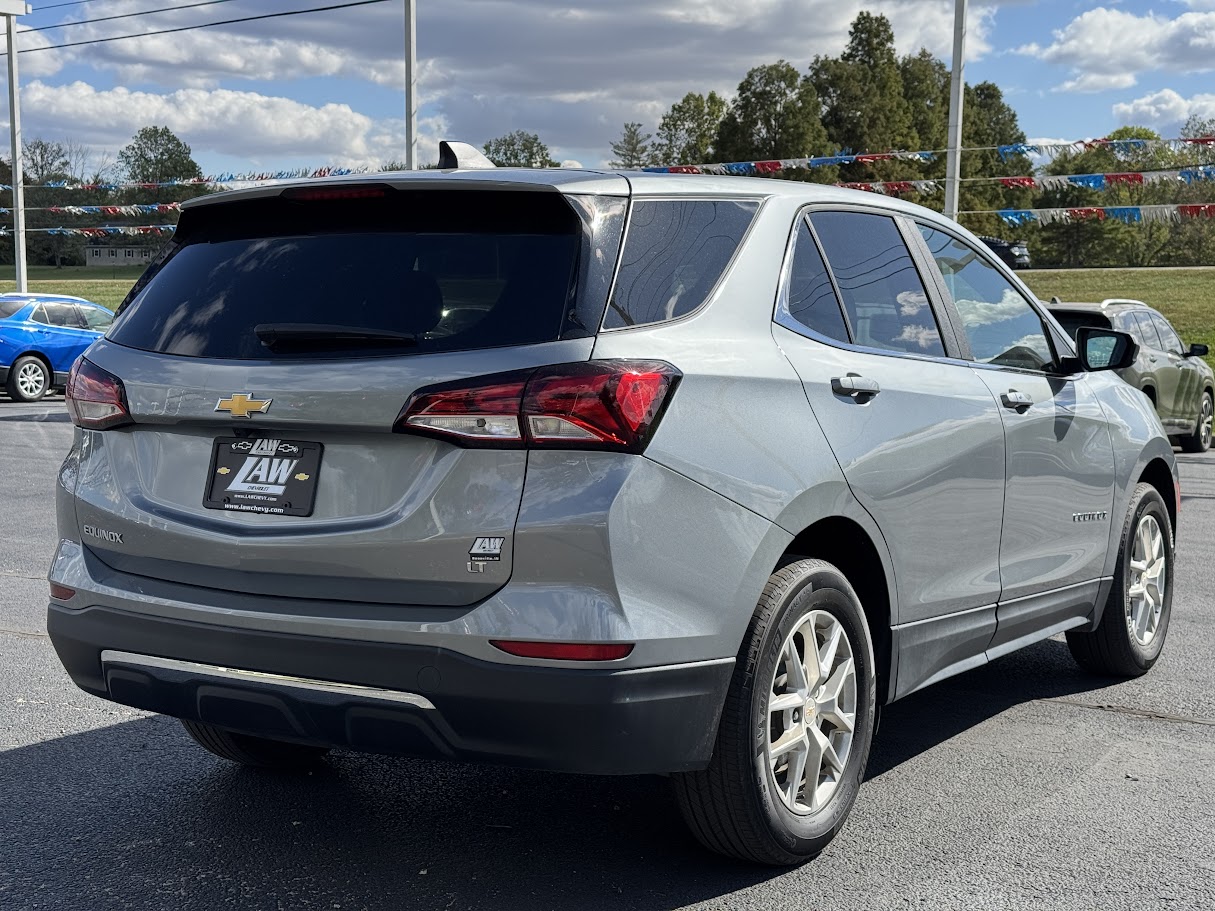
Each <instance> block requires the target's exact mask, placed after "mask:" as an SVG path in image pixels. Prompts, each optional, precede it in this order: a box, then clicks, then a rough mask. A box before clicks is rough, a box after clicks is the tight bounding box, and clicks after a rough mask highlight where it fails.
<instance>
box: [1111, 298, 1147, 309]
mask: <svg viewBox="0 0 1215 911" xmlns="http://www.w3.org/2000/svg"><path fill="white" fill-rule="evenodd" d="M1110 304H1138V305H1139V306H1140V307H1146V306H1147V304H1145V303H1144V302H1143V301H1137V300H1135V299H1134V298H1132V297H1107V298H1106V299H1105V300H1103V301H1102V302H1101V309H1102V310H1104V309H1105V308H1106V307H1108V306H1109V305H1110Z"/></svg>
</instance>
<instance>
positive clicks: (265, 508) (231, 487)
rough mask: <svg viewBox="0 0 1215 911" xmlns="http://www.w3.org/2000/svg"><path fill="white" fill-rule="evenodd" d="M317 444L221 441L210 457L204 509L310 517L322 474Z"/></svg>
mask: <svg viewBox="0 0 1215 911" xmlns="http://www.w3.org/2000/svg"><path fill="white" fill-rule="evenodd" d="M323 449H324V447H322V446H321V444H320V443H306V442H303V441H301V440H267V439H233V438H226V437H221V438H220V439H218V440H216V441H215V447H214V449H213V450H212V452H211V474H210V475H209V476H208V478H207V491H206V496H205V498H204V499H203V505H204V506H206V507H207V508H208V509H229V510H233V511H236V512H258V513H266V514H269V515H277V516H310V515H312V507H313V504H314V502H315V501H316V478H317V475H318V474H319V473H320V468H321V453H322V451H323Z"/></svg>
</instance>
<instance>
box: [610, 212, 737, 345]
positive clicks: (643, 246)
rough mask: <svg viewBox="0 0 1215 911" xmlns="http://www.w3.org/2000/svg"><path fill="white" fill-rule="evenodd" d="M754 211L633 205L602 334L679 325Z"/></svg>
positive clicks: (704, 295)
mask: <svg viewBox="0 0 1215 911" xmlns="http://www.w3.org/2000/svg"><path fill="white" fill-rule="evenodd" d="M758 208H759V203H758V202H756V201H753V200H721V199H641V200H637V201H635V202H634V203H633V207H632V211H631V213H630V215H629V227H628V236H627V237H626V238H625V242H624V250H623V252H622V253H621V257H620V271H619V272H618V273H617V275H616V286H615V289H614V291H613V292H612V299H611V302H610V303H609V304H608V312H607V316H606V317H605V319H604V323H603V326H604V328H605V329H620V328H622V327H625V326H641V325H645V324H647V323H659V322H664V321H666V320H672V319H678V318H679V317H681V316H686V315H687V314H689V313H691V312H692V311H693V310H695V309H697V308H698V307H700V305H701V304H703V303H704V302H705V301H706V300H707V299H708V297H709V294H710V293H711V292H712V291H713V288H714V287H715V286H716V285H717V282H718V280H719V279H720V278H721V276H722V274H723V273H724V272H725V271H726V267H727V266H728V265H729V264H730V260H731V259H733V257H734V253H735V252H736V251H737V250H738V247H739V245H740V244H741V243H742V239H743V237H744V236H745V235H746V233H747V228H748V227H750V225H751V222H752V220H753V219H754V218H755V212H756V210H757V209H758Z"/></svg>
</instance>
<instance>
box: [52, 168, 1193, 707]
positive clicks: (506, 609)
mask: <svg viewBox="0 0 1215 911" xmlns="http://www.w3.org/2000/svg"><path fill="white" fill-rule="evenodd" d="M352 181H353V182H369V183H374V182H376V181H386V182H390V183H393V184H394V185H408V186H410V187H415V186H433V187H436V188H438V187H442V188H444V189H451V188H452V187H459V188H464V189H467V190H468V191H469V192H476V191H478V190H485V189H495V190H501V189H519V190H536V189H550V190H552V191H553V192H558V193H568V194H580V195H587V194H592V195H593V194H602V195H614V196H625V195H632V196H633V197H653V198H664V197H677V198H684V197H709V198H722V197H733V198H740V197H749V198H754V199H757V200H762V205H761V206H760V209H759V212H758V215H757V216H756V218H755V221H754V222H753V224H752V225H751V227H750V229H749V232H748V234H747V235H746V238H745V240H744V241H743V242H742V244H741V247H740V248H739V250H738V251H737V253H736V254H735V256H734V259H733V260H732V261H731V262H730V264H729V267H728V269H727V271H726V272H725V275H724V277H723V278H722V279H721V281H720V282H719V283H718V284H717V286H716V287H715V289H714V290H713V291H712V293H711V294H710V295H709V297H708V299H707V300H705V301H704V302H703V304H702V305H701V306H699V307H698V308H696V309H695V310H694V311H692V312H690V313H687V314H684V315H683V316H681V317H680V318H677V319H671V320H668V321H665V322H661V323H655V324H651V325H643V326H633V327H629V328H623V329H614V330H611V331H604V330H600V331H599V332H598V333H597V334H596V335H594V336H593V337H590V338H584V339H571V340H567V341H560V342H553V343H549V344H541V345H530V346H524V347H514V348H495V349H488V350H477V351H468V352H459V353H445V354H436V355H415V356H405V357H373V358H360V359H358V360H357V361H350V362H342V361H323V362H318V361H309V362H299V363H293V362H289V361H275V362H259V361H240V362H237V361H217V360H201V359H196V358H186V357H168V356H164V355H157V354H152V353H149V352H146V351H137V350H134V349H130V348H124V347H122V346H120V345H117V344H115V343H113V342H110V341H104V340H103V341H101V342H99V343H98V344H96V345H95V346H94V347H93V348H92V349H90V351H89V353H88V358H89V359H90V360H91V361H92V362H94V363H95V364H97V365H98V366H100V367H101V368H103V369H104V370H107V371H109V372H111V373H113V374H114V375H116V376H118V377H120V378H121V380H122V381H123V383H124V384H125V388H126V392H127V397H128V400H129V403H130V407H131V412H132V414H133V416H134V418H135V420H136V423H135V424H134V425H133V426H130V427H126V428H120V429H116V430H108V431H100V432H98V431H78V432H77V435H76V442H75V444H74V446H73V449H72V451H71V453H70V454H69V455H68V458H67V460H66V461H65V463H64V466H63V469H62V470H61V472H60V481H59V489H58V499H57V512H58V519H59V528H60V536H61V538H62V541H61V543H60V546H59V549H58V551H57V554H56V557H55V561H54V564H53V565H52V567H51V571H50V578H51V580H52V581H54V582H57V583H59V584H61V585H65V586H68V587H71V588H74V589H76V590H77V591H78V592H79V593H80V596H79V597H78V598H77V599H76V601H75V602H74V606H80V607H85V606H97V607H102V608H106V609H117V610H120V611H123V612H125V613H126V614H131V615H136V616H144V617H148V618H158V619H161V620H172V621H188V622H192V623H197V624H203V625H205V626H207V627H213V628H220V629H224V630H230V631H232V634H233V635H234V636H239V635H240V634H241V632H242V631H244V632H253V631H266V632H272V633H274V634H292V635H299V636H307V637H313V638H320V639H330V640H334V641H342V642H363V643H372V642H382V643H393V644H399V645H403V646H426V647H433V648H434V649H437V650H446V651H449V652H453V653H458V654H459V655H463V656H467V657H468V658H470V659H475V660H477V661H483V662H491V663H496V664H498V665H537V664H539V665H542V666H545V667H555V668H568V669H576V668H580V667H585V665H584V664H580V663H578V662H571V661H537V660H534V659H526V658H521V657H516V656H513V655H510V654H507V653H506V652H503V651H500V650H499V649H497V648H495V647H494V646H493V645H492V644H491V640H494V639H516V640H529V641H547V642H592V643H597V642H613V643H632V644H633V645H634V648H633V650H632V652H631V653H630V654H629V655H628V656H627V657H625V658H622V659H618V660H616V661H613V662H611V666H612V667H613V668H622V669H643V668H659V667H668V666H676V665H685V664H687V665H693V664H696V663H699V662H727V663H728V662H730V661H732V660H733V659H734V658H735V656H736V655H737V654H738V652H739V648H740V645H741V644H742V641H743V636H744V634H745V631H746V628H747V625H748V623H749V621H750V618H751V616H752V612H753V610H754V607H755V604H756V601H757V600H758V598H759V597H760V595H761V594H762V592H763V589H764V585H765V584H766V582H767V580H768V579H769V577H770V575H771V573H772V572H773V570H774V569H775V568H776V567H777V566H778V565H779V564H780V563H781V561H782V560H783V559H785V558H787V557H788V556H790V555H792V554H793V553H794V552H793V551H791V549H790V548H791V547H792V545H793V542H794V540H795V539H797V538H798V536H799V535H802V533H803V532H805V531H806V530H807V529H810V528H812V527H813V526H814V525H815V524H816V523H819V522H822V521H824V520H838V519H847V520H848V522H849V523H851V525H850V527H854V528H855V529H856V530H857V534H859V535H861V536H863V538H864V539H865V540H866V541H867V542H868V544H870V545H871V546H872V551H873V552H874V553H875V554H876V555H877V561H876V565H872V566H869V567H867V572H870V573H872V574H873V575H874V576H878V575H880V576H881V582H882V583H883V584H884V586H885V590H886V592H887V594H888V599H887V600H888V604H889V618H888V620H886V619H885V618H883V623H888V628H883V629H876V630H875V634H876V635H878V636H879V637H888V639H889V648H888V649H887V650H886V652H885V654H887V655H888V656H889V658H888V660H889V662H890V663H889V666H888V667H884V668H882V670H883V672H887V673H888V680H889V686H888V692H887V693H886V694H885V695H886V697H887V698H894V697H897V696H902V695H905V694H906V693H909V692H912V691H914V690H916V689H919V688H920V687H922V686H925V685H928V684H929V683H931V682H933V681H935V680H939V679H941V678H942V677H945V676H948V675H950V674H953V673H957V672H959V671H961V670H965V669H966V668H968V667H973V666H976V665H977V664H981V663H983V662H985V661H987V660H990V659H991V658H992V657H995V656H997V655H999V654H1003V653H1005V652H1006V651H1009V650H1011V649H1013V648H1019V647H1021V646H1023V645H1026V644H1028V643H1030V642H1033V641H1036V640H1037V639H1041V638H1044V637H1046V636H1049V635H1052V634H1053V633H1056V632H1059V631H1060V630H1063V629H1070V628H1076V627H1079V626H1082V625H1090V626H1091V625H1092V624H1093V623H1095V622H1096V620H1097V619H1098V618H1099V614H1100V610H1101V605H1102V604H1103V602H1104V598H1105V594H1106V593H1107V591H1108V589H1109V584H1110V578H1111V576H1112V574H1113V571H1114V566H1115V563H1116V560H1117V549H1118V538H1119V534H1120V531H1121V527H1122V520H1123V517H1124V515H1125V511H1126V508H1127V503H1128V501H1129V498H1130V495H1131V492H1132V491H1133V489H1134V487H1135V485H1136V484H1137V483H1138V482H1139V480H1140V479H1141V478H1142V477H1143V476H1144V473H1145V471H1148V470H1149V466H1150V465H1153V464H1155V463H1159V464H1160V465H1162V466H1163V467H1164V469H1165V474H1166V475H1167V476H1170V477H1171V478H1172V480H1173V485H1174V490H1175V489H1176V482H1177V472H1176V464H1175V461H1174V459H1173V455H1172V449H1171V447H1170V445H1169V443H1168V439H1167V436H1166V435H1165V432H1164V429H1163V428H1162V426H1161V423H1160V420H1159V418H1158V417H1157V415H1156V413H1155V411H1154V410H1153V409H1152V408H1151V406H1150V403H1149V402H1148V401H1147V399H1146V398H1145V397H1144V396H1143V395H1141V394H1140V393H1139V392H1137V391H1135V390H1134V389H1132V388H1131V387H1130V386H1128V385H1126V384H1125V383H1124V382H1122V381H1121V380H1120V379H1118V378H1117V377H1116V376H1113V375H1111V374H1087V375H1078V376H1073V377H1061V376H1054V375H1050V374H1046V373H1034V372H1030V371H1025V370H1013V369H1005V368H998V367H991V366H989V365H976V364H975V363H974V362H973V361H972V360H971V359H970V358H969V355H968V349H966V347H965V346H964V345H963V344H961V343H960V342H959V339H960V338H961V333H962V327H961V324H960V321H959V319H958V317H957V314H956V312H954V311H952V310H951V309H950V308H951V307H952V304H950V303H949V302H948V301H947V300H945V295H944V294H943V293H942V290H941V289H942V288H943V287H944V285H943V283H942V281H941V280H940V278H939V276H934V275H932V274H931V270H932V268H934V267H933V266H932V261H931V259H930V258H928V256H927V251H926V250H920V249H918V248H915V245H914V243H913V244H912V247H913V249H912V250H911V255H912V256H913V257H914V258H915V262H916V267H917V268H918V269H919V270H920V271H921V273H922V277H923V279H924V285H925V288H926V290H927V291H928V295H929V297H930V298H931V299H932V300H931V304H932V306H933V308H934V310H935V311H936V312H937V316H938V321H939V324H940V326H941V328H942V335H943V336H945V337H946V345H947V348H948V356H945V357H939V358H934V357H923V356H918V355H907V354H901V353H897V352H894V351H879V350H873V349H860V348H857V347H855V346H852V345H849V344H846V343H836V342H831V341H829V340H826V339H823V338H818V337H816V336H814V335H813V333H811V332H806V333H802V332H799V331H793V330H792V329H790V328H787V326H786V325H778V324H777V323H775V322H774V311H775V303H776V301H777V299H778V295H779V294H780V291H781V287H782V281H783V280H784V279H783V275H784V274H785V273H784V269H785V264H786V256H787V254H788V251H789V247H790V243H789V241H790V236H791V228H792V226H793V225H794V224H795V219H796V218H797V217H798V213H799V211H801V210H802V209H804V208H805V207H806V206H808V205H812V206H814V207H815V208H817V209H824V208H825V209H832V208H834V207H839V208H841V209H844V208H850V209H853V210H857V209H864V210H867V211H875V210H879V211H883V212H886V213H888V214H893V215H903V216H908V217H914V218H915V219H916V220H918V221H921V222H925V223H930V224H937V225H941V226H946V225H948V226H949V227H950V230H952V231H953V232H954V233H955V234H960V235H961V236H964V237H965V238H966V239H967V242H968V243H973V245H974V246H975V247H976V248H977V249H982V245H981V243H980V242H979V241H977V240H975V239H973V236H972V235H969V234H966V233H965V232H960V231H959V229H958V228H957V226H956V225H952V223H947V222H944V221H943V220H942V219H941V217H940V216H938V215H935V214H933V213H930V212H928V211H927V210H924V209H920V208H919V207H916V206H913V205H911V204H908V203H904V202H901V201H899V200H895V199H888V198H887V199H875V198H873V197H872V196H871V195H862V194H856V193H853V192H850V191H844V190H838V189H835V188H824V187H815V186H807V185H804V184H794V183H791V182H784V181H767V180H748V179H744V178H715V177H708V176H692V177H688V176H680V175H645V174H627V175H621V174H610V173H603V172H563V171H534V172H533V171H527V172H515V171H507V170H503V171H500V172H489V173H486V172H478V173H475V174H474V173H465V172H456V173H451V172H433V173H429V174H419V175H402V174H393V175H367V176H364V177H360V178H341V179H336V180H331V181H327V182H309V183H308V184H307V186H317V185H320V186H324V185H326V184H327V183H328V184H333V183H341V184H345V183H350V182H352ZM280 190H281V187H272V188H258V189H255V190H249V191H240V192H239V193H237V194H233V195H217V196H216V197H212V198H208V199H206V200H203V201H198V202H196V203H192V204H191V205H206V206H211V205H219V204H222V203H223V202H224V200H225V198H227V199H240V198H247V197H249V196H258V195H268V194H271V193H275V192H279V191H280ZM910 231H911V232H912V233H908V234H907V238H911V237H913V232H914V229H913V228H912V229H910ZM907 238H905V239H907ZM983 255H984V256H987V255H988V254H983ZM998 268H999V270H1000V273H1001V274H1002V275H1004V276H1006V277H1007V278H1008V280H1009V281H1010V282H1012V283H1014V285H1015V287H1017V288H1018V289H1020V290H1021V291H1022V292H1023V293H1024V294H1025V296H1026V297H1027V298H1030V297H1032V296H1031V295H1030V294H1029V292H1028V290H1026V289H1024V286H1023V285H1021V284H1020V282H1019V280H1018V279H1016V277H1015V276H1014V275H1013V274H1012V273H1011V271H1009V270H1007V269H1006V268H1005V267H1004V266H1003V265H999V266H998ZM613 358H627V359H637V360H641V359H660V360H663V361H666V362H668V363H670V364H672V365H674V366H675V367H676V368H678V370H679V371H680V373H681V374H682V375H681V378H680V380H679V383H678V386H677V387H676V388H675V391H674V394H673V396H672V397H671V399H670V401H669V403H668V405H667V408H666V410H665V412H664V413H663V415H662V417H661V420H660V422H659V424H658V427H657V430H656V432H655V433H654V435H653V437H652V439H650V440H649V442H648V444H647V446H646V447H645V449H644V453H643V454H623V453H609V452H578V451H570V450H560V449H532V450H525V449H466V448H462V447H460V446H456V445H453V444H451V443H448V442H445V441H440V440H434V439H431V438H426V437H419V436H410V435H400V434H393V433H392V432H391V428H392V425H393V423H394V421H395V420H396V418H397V416H398V414H399V413H400V411H401V408H402V406H403V405H404V404H405V402H406V400H407V399H408V398H409V396H410V395H411V393H413V392H414V391H416V390H417V389H419V388H420V387H423V386H429V385H431V384H435V383H441V382H445V381H451V380H460V379H465V378H471V377H477V376H482V375H487V374H492V373H498V372H501V371H507V370H515V369H520V368H530V367H538V366H543V365H550V364H561V363H571V362H578V361H585V360H587V359H613ZM849 373H853V374H858V375H861V376H863V377H866V378H869V379H872V380H875V381H877V382H878V383H879V384H880V389H881V391H880V394H878V395H877V396H876V397H873V398H870V399H868V400H867V401H866V400H861V399H858V398H855V397H850V396H847V395H840V394H839V393H837V392H835V391H833V387H832V382H831V381H832V379H833V378H838V377H841V376H846V375H847V374H849ZM1009 389H1017V390H1019V391H1021V392H1024V393H1026V394H1028V395H1030V396H1031V398H1032V400H1033V402H1032V405H1031V406H1029V407H1028V408H1026V409H1025V410H1024V411H1016V410H1012V409H1010V408H1008V407H1005V406H1004V405H1002V403H1001V399H1000V396H1001V394H1002V393H1004V392H1007V391H1008V390H1009ZM241 392H244V393H249V394H251V395H254V396H257V397H264V398H272V399H273V402H274V405H273V407H272V408H271V409H270V410H269V411H267V412H266V413H264V414H257V415H254V417H252V418H251V419H248V420H241V421H237V420H236V419H234V418H231V417H229V416H228V415H225V414H216V413H215V407H216V403H217V401H218V399H219V398H221V397H226V396H231V395H232V394H234V393H241ZM238 429H239V430H247V431H250V432H251V433H252V434H253V435H254V436H269V435H273V436H279V437H282V438H286V439H300V440H306V441H316V442H321V443H323V444H324V445H325V451H324V460H323V462H322V467H321V469H320V477H321V484H320V486H319V487H318V496H317V501H316V509H315V511H314V513H313V515H311V516H309V517H304V518H295V517H282V516H259V515H249V514H243V513H226V512H222V511H217V510H212V509H206V508H204V507H203V506H202V493H203V483H204V479H205V475H206V472H207V469H208V463H209V459H210V454H211V441H212V440H213V439H214V438H215V437H217V436H224V435H228V434H231V433H233V432H234V430H238ZM1175 505H1176V504H1175V503H1173V504H1170V506H1171V508H1175ZM1077 514H1083V515H1089V514H1092V515H1097V514H1103V515H1102V516H1101V518H1097V519H1091V520H1085V521H1073V519H1074V517H1075V516H1076V515H1077ZM85 526H89V527H92V528H98V529H104V530H105V531H108V532H112V533H116V534H118V535H121V539H122V540H121V544H116V543H114V542H112V541H107V540H105V539H104V537H102V538H98V537H97V536H94V535H91V534H90V535H86V534H85V533H84V532H83V529H84V527H85ZM487 535H488V536H495V537H502V538H504V539H505V544H504V546H503V549H502V553H501V559H500V560H498V561H495V562H492V563H489V564H487V565H486V566H485V567H483V569H481V570H479V571H470V569H469V566H468V563H469V548H470V545H471V544H472V542H473V540H474V539H475V538H477V537H481V536H487ZM800 540H801V547H802V550H801V551H799V552H798V553H803V552H804V551H805V550H806V549H807V548H809V549H810V550H811V551H812V548H813V541H812V540H810V541H809V542H808V543H807V539H806V538H805V537H802V538H801V539H800ZM810 555H813V553H811V554H810ZM107 647H109V648H113V649H118V650H123V649H125V648H126V646H125V645H124V643H119V642H116V643H112V644H110V645H108V646H107ZM126 650H128V651H129V650H131V649H126ZM163 657H165V658H173V657H174V656H172V655H165V656H163ZM249 670H257V669H256V668H249ZM349 682H351V683H357V682H358V681H349ZM407 683H408V681H402V687H403V688H407V687H406V684H407Z"/></svg>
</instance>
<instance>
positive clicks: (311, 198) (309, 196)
mask: <svg viewBox="0 0 1215 911" xmlns="http://www.w3.org/2000/svg"><path fill="white" fill-rule="evenodd" d="M387 192H388V191H387V188H386V187H384V186H383V185H382V184H372V185H371V186H363V187H361V186H355V185H347V186H340V187H298V188H292V189H290V190H284V191H283V192H282V194H280V195H281V196H282V197H283V199H294V200H297V201H301V202H321V201H325V200H332V199H380V198H382V197H384V196H385V195H386V194H387Z"/></svg>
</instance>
